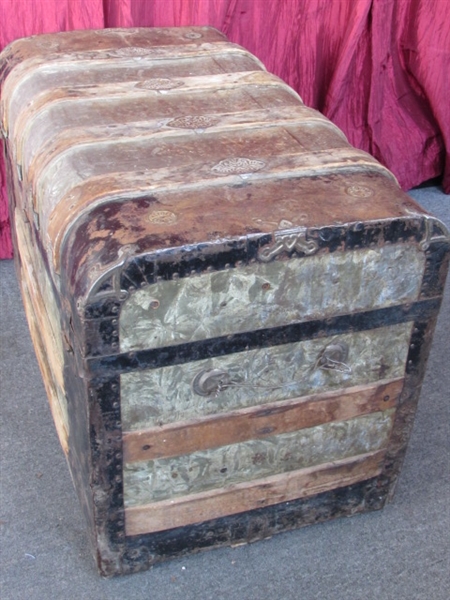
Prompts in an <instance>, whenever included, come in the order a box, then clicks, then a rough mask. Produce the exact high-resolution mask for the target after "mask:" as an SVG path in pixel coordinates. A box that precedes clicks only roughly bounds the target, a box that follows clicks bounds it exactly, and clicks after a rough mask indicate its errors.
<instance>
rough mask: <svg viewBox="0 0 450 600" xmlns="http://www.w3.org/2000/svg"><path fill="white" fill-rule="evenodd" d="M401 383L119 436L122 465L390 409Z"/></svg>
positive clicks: (384, 384)
mask: <svg viewBox="0 0 450 600" xmlns="http://www.w3.org/2000/svg"><path fill="white" fill-rule="evenodd" d="M402 387H403V379H397V380H394V381H382V382H378V383H375V384H372V385H360V386H356V387H353V388H346V389H343V390H336V391H333V392H328V393H321V394H320V393H318V394H314V395H312V396H305V397H303V398H296V399H292V400H287V401H284V402H283V401H281V402H276V403H272V404H266V405H264V407H260V406H257V407H254V408H250V409H243V410H240V411H234V412H231V413H228V414H225V415H221V416H212V417H206V418H203V419H198V420H196V421H185V422H181V423H175V424H172V425H165V426H162V427H155V428H152V429H147V430H138V431H131V432H127V431H125V432H124V433H123V453H124V463H132V462H136V461H144V460H152V459H155V458H164V457H166V458H167V457H171V456H178V455H181V454H188V453H190V452H194V451H197V450H204V449H207V448H217V447H219V446H224V445H226V444H235V443H238V442H242V441H245V440H249V439H259V438H264V437H268V436H272V435H276V434H280V433H287V432H289V431H295V430H298V429H303V428H306V427H314V426H315V425H319V424H322V423H329V422H331V421H344V420H346V419H352V418H354V417H357V416H360V415H364V414H368V413H373V412H376V411H382V410H387V409H389V408H392V407H394V406H396V403H397V400H398V396H399V394H400V392H401V390H402Z"/></svg>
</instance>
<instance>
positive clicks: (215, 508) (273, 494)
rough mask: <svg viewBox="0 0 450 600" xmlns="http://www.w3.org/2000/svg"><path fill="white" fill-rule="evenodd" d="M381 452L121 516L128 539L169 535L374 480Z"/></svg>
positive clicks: (178, 500)
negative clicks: (177, 529) (167, 532)
mask: <svg viewBox="0 0 450 600" xmlns="http://www.w3.org/2000/svg"><path fill="white" fill-rule="evenodd" d="M383 457H384V451H383V450H380V451H377V452H373V453H369V454H368V455H366V456H361V457H358V458H356V459H355V458H349V459H344V460H341V461H336V462H333V463H329V464H325V465H320V466H319V467H311V468H307V469H300V470H299V471H294V472H292V473H288V474H283V475H274V476H272V477H267V478H265V479H262V480H260V481H253V482H249V483H240V484H236V485H233V486H230V487H229V488H224V489H222V490H219V491H217V490H213V491H208V492H204V493H199V494H192V495H191V496H188V497H184V498H183V497H182V498H179V499H175V500H163V501H161V502H157V503H155V504H150V505H147V506H139V507H131V508H127V509H126V510H125V529H126V533H127V535H130V536H133V535H138V534H142V533H149V532H156V531H163V530H165V529H169V530H170V529H173V528H175V527H181V526H183V525H189V524H192V523H200V522H202V521H208V520H210V519H216V518H218V517H222V516H224V515H233V514H236V513H240V512H243V511H247V510H252V509H255V508H261V507H263V506H268V505H271V504H277V503H280V502H289V501H290V500H293V499H294V498H305V497H308V496H312V495H314V494H319V493H321V492H325V491H327V490H331V489H335V488H339V487H344V486H347V485H352V484H354V483H356V482H358V481H363V480H365V479H370V478H371V477H375V476H376V475H378V474H379V472H380V470H381V465H382V461H383Z"/></svg>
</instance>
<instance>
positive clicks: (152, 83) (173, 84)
mask: <svg viewBox="0 0 450 600" xmlns="http://www.w3.org/2000/svg"><path fill="white" fill-rule="evenodd" d="M183 85H184V81H180V80H177V79H163V78H160V79H147V81H141V82H140V83H137V84H136V85H135V87H137V88H139V89H142V90H173V89H175V88H178V87H181V86H183Z"/></svg>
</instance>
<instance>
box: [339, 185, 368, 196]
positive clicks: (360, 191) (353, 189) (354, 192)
mask: <svg viewBox="0 0 450 600" xmlns="http://www.w3.org/2000/svg"><path fill="white" fill-rule="evenodd" d="M345 191H346V192H347V194H348V195H349V196H353V198H370V196H373V190H372V189H371V188H370V187H367V186H365V185H349V186H348V188H346V190H345Z"/></svg>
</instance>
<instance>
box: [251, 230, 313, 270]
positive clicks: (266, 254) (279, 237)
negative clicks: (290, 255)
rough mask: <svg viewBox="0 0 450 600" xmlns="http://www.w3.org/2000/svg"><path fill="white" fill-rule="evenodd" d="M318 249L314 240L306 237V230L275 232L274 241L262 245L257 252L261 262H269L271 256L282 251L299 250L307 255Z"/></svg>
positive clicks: (273, 256)
mask: <svg viewBox="0 0 450 600" xmlns="http://www.w3.org/2000/svg"><path fill="white" fill-rule="evenodd" d="M318 249H319V246H318V244H317V242H316V241H315V240H307V239H306V231H305V230H302V231H295V232H284V233H275V242H274V243H273V244H271V245H270V246H264V247H263V248H261V249H260V250H259V252H258V258H259V260H260V261H261V262H269V261H270V260H272V258H275V257H276V256H278V254H281V253H282V252H292V251H293V250H295V251H296V252H301V253H302V254H306V255H307V256H308V255H310V254H314V253H315V252H317V250H318Z"/></svg>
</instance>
